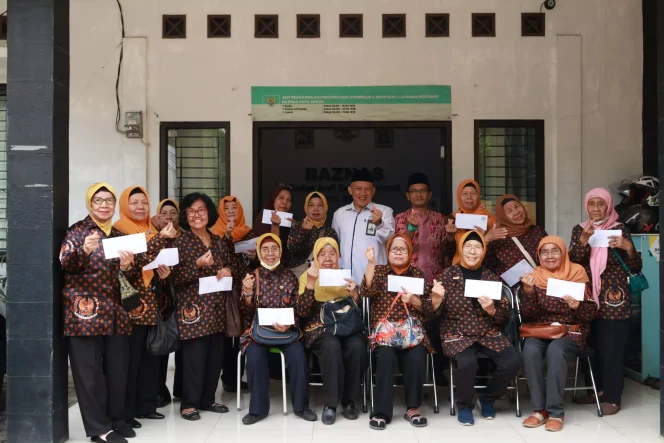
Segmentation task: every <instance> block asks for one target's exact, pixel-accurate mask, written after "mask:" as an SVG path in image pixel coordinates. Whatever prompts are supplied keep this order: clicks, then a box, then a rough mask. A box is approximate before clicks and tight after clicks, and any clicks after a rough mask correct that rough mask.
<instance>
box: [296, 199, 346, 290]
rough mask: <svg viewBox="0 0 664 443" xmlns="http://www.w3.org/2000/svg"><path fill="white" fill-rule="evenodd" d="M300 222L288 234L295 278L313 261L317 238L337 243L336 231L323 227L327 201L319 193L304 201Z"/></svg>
mask: <svg viewBox="0 0 664 443" xmlns="http://www.w3.org/2000/svg"><path fill="white" fill-rule="evenodd" d="M304 213H305V214H306V217H305V218H304V220H302V222H294V223H293V226H292V227H291V230H290V233H289V234H288V250H289V251H290V253H291V264H290V265H291V271H293V273H294V274H295V276H296V277H297V278H300V276H301V275H302V274H304V272H305V271H306V270H307V268H308V267H309V264H310V263H311V261H312V260H313V250H314V243H316V241H317V240H318V239H319V238H322V237H330V238H333V239H334V240H335V241H339V237H338V236H337V231H335V230H334V229H332V228H331V227H330V226H326V225H325V220H326V219H327V199H326V198H325V196H324V195H323V194H321V193H320V192H312V193H311V194H309V195H307V198H305V199H304Z"/></svg>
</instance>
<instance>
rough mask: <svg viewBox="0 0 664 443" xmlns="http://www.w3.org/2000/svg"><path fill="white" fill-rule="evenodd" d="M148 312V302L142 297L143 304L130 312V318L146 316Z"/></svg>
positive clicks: (135, 318) (136, 318)
mask: <svg viewBox="0 0 664 443" xmlns="http://www.w3.org/2000/svg"><path fill="white" fill-rule="evenodd" d="M147 313H148V304H147V303H146V302H145V300H143V299H141V305H140V306H139V307H137V308H135V309H133V310H131V311H130V312H129V318H131V319H134V320H138V319H139V318H143V317H145V314H147Z"/></svg>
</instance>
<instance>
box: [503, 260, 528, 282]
mask: <svg viewBox="0 0 664 443" xmlns="http://www.w3.org/2000/svg"><path fill="white" fill-rule="evenodd" d="M530 272H533V267H532V266H530V263H528V261H526V260H525V259H524V260H521V261H520V262H519V263H517V264H515V265H514V266H512V267H511V268H509V269H508V270H507V271H505V272H504V273H503V274H501V275H500V278H502V279H503V280H504V281H505V283H507V286H509V287H510V288H511V287H512V286H514V285H516V284H517V283H519V282H520V281H521V277H523V276H524V275H526V274H528V273H530Z"/></svg>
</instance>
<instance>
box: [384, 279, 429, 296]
mask: <svg viewBox="0 0 664 443" xmlns="http://www.w3.org/2000/svg"><path fill="white" fill-rule="evenodd" d="M402 287H403V288H406V289H407V290H408V291H410V292H411V293H413V294H416V295H424V279H423V278H414V277H401V276H398V275H388V276H387V290H388V291H390V292H403V289H401V288H402Z"/></svg>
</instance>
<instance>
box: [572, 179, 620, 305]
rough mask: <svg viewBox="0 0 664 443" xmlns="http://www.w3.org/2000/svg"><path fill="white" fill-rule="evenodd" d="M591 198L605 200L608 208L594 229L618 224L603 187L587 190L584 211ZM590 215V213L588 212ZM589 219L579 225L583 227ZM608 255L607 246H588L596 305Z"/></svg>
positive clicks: (611, 204)
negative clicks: (604, 216)
mask: <svg viewBox="0 0 664 443" xmlns="http://www.w3.org/2000/svg"><path fill="white" fill-rule="evenodd" d="M591 198H601V199H602V200H604V201H605V202H606V206H608V209H607V210H606V218H605V219H604V220H601V221H599V222H593V225H594V226H595V229H599V230H605V229H611V228H613V227H614V226H616V225H617V224H618V213H617V212H616V208H614V207H613V198H612V197H611V193H610V192H609V191H607V190H606V189H603V188H595V189H591V190H590V191H588V193H587V194H586V199H585V202H584V205H585V208H586V213H588V202H589V201H590V199H591ZM588 216H589V217H590V214H588ZM588 223H590V220H588V221H585V222H583V223H579V225H580V226H581V227H582V228H584V229H585V227H586V226H588ZM608 257H609V248H590V273H591V274H592V281H593V298H594V299H595V303H596V304H597V307H599V293H600V292H601V290H602V273H603V272H604V270H605V269H606V261H607V259H608Z"/></svg>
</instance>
